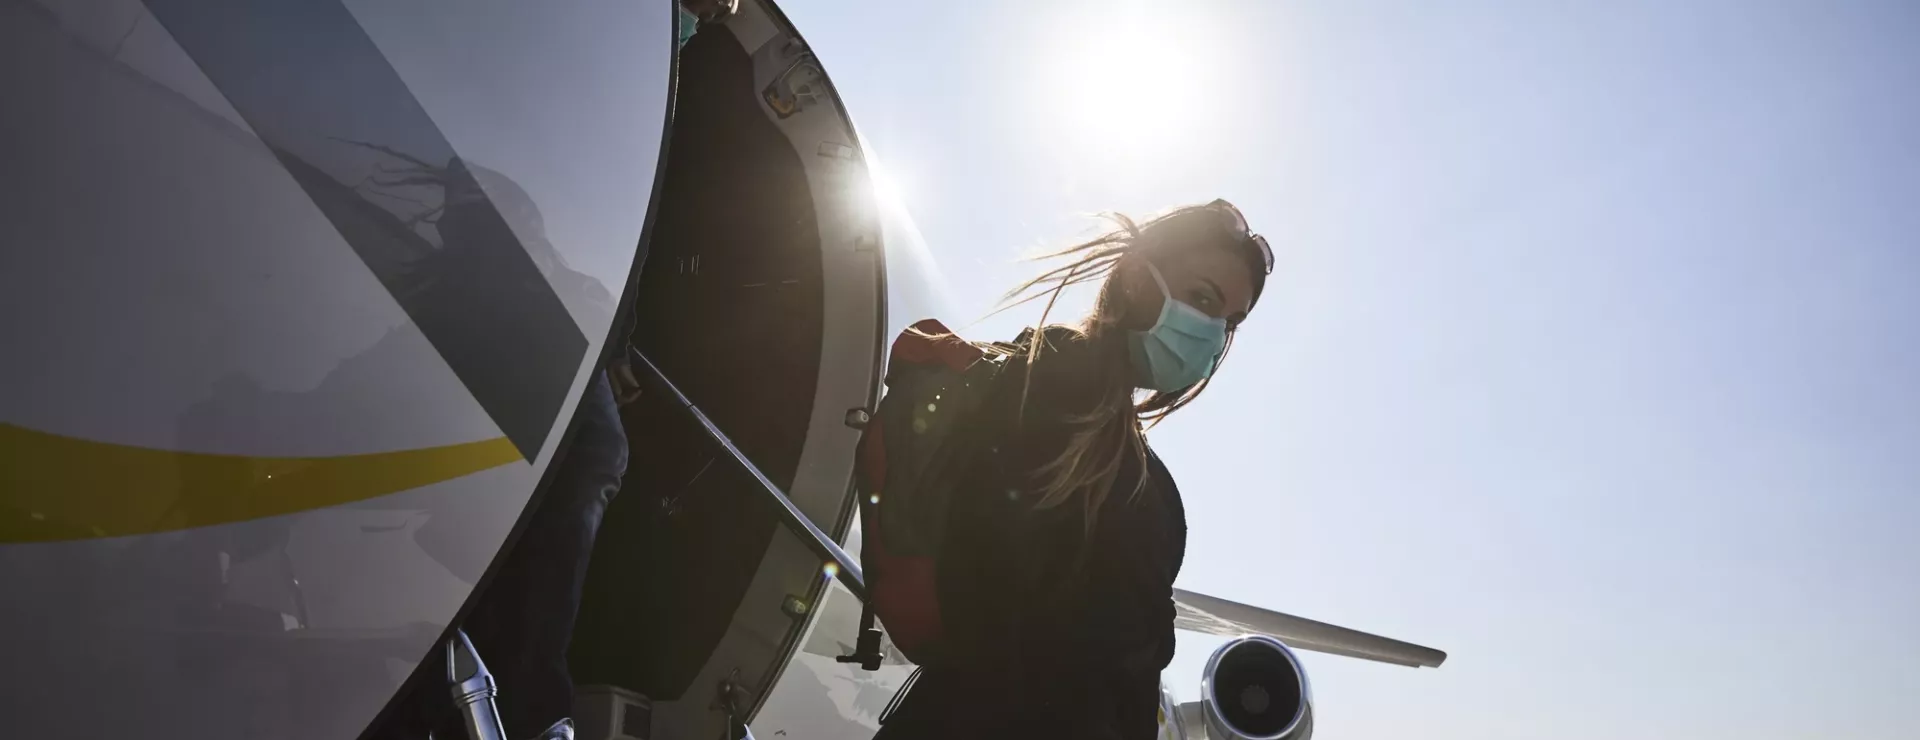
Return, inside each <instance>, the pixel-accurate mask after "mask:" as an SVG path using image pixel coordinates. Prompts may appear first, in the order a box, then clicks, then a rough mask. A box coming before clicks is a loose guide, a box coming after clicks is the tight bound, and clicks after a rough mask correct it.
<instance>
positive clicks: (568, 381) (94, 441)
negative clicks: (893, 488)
mask: <svg viewBox="0 0 1920 740" xmlns="http://www.w3.org/2000/svg"><path fill="white" fill-rule="evenodd" d="M687 15H691V16H694V17H697V18H699V19H700V22H699V23H698V25H697V26H692V25H683V23H684V21H683V20H682V18H683V17H684V16H687ZM687 30H692V31H694V33H693V34H692V35H691V37H686V36H685V35H684V32H685V31H687ZM0 59H4V63H0V70H4V71H0V99H4V100H5V101H6V105H5V107H4V108H3V109H0V162H6V163H7V165H6V167H4V168H0V181H4V182H5V183H6V193H7V197H6V198H4V199H0V223H5V224H7V227H8V231H7V243H6V245H5V248H4V250H0V312H3V313H4V315H5V317H6V319H5V321H4V322H0V327H4V328H0V347H5V348H6V357H7V358H8V359H9V360H10V361H9V362H5V363H0V593H4V594H6V598H4V599H0V716H3V717H4V720H0V722H4V726H5V728H6V729H5V733H4V734H6V735H7V736H9V737H16V736H17V737H34V738H65V737H108V736H140V737H151V738H161V739H167V738H185V737H202V736H206V735H209V734H216V735H222V736H242V737H262V738H288V739H290V740H322V739H325V740H338V739H340V738H351V737H361V736H365V735H366V734H367V733H369V732H370V731H371V728H374V727H377V726H379V723H380V722H381V721H382V720H383V718H384V717H386V716H388V715H389V714H390V713H391V712H392V711H393V706H394V703H395V702H396V701H397V699H396V696H398V695H399V694H400V693H401V690H402V687H403V684H404V683H405V682H406V681H407V679H408V676H410V675H413V674H414V673H415V668H416V667H417V666H419V665H421V664H422V663H423V662H427V661H433V662H435V663H434V664H435V665H437V664H438V663H437V662H438V661H441V660H442V658H443V657H446V656H455V657H456V658H459V657H462V656H464V659H462V660H453V661H450V663H451V664H452V665H451V670H450V671H449V673H450V675H449V677H448V678H449V683H450V688H457V687H459V686H464V685H465V684H463V683H462V681H469V680H478V677H479V676H480V673H479V672H478V671H479V669H478V668H477V666H478V665H481V664H483V661H484V658H485V656H484V655H480V656H477V657H478V658H479V659H480V660H479V661H472V660H471V658H472V657H474V656H472V655H471V652H472V651H471V646H470V644H466V643H465V640H464V636H463V635H462V633H461V632H460V630H458V629H457V625H458V624H459V623H460V619H461V617H462V615H463V614H464V613H465V611H466V608H467V605H468V603H469V602H470V601H471V599H470V596H472V595H473V594H475V593H477V592H478V591H479V590H480V589H481V588H483V587H484V583H485V582H486V581H487V579H488V574H489V572H490V571H491V569H492V568H493V565H494V564H495V563H496V562H497V561H498V560H500V555H501V554H502V553H503V552H506V551H508V550H509V549H510V548H511V547H512V545H513V543H514V541H515V533H516V532H517V531H518V530H519V528H520V527H521V526H522V525H523V524H524V519H525V517H526V513H527V511H528V509H529V508H530V507H529V502H530V501H532V500H534V497H535V496H537V495H538V494H539V492H540V491H541V490H542V489H543V486H544V485H545V484H546V483H545V482H546V480H547V479H548V478H549V473H550V471H551V468H552V465H551V464H552V463H553V461H554V460H556V459H557V458H559V457H560V456H562V455H564V454H565V450H566V447H567V444H568V440H569V437H570V434H571V432H570V429H569V421H570V419H571V417H572V414H571V410H572V409H573V408H574V407H575V406H576V405H577V404H578V403H579V400H580V398H581V395H582V394H583V393H584V391H585V388H586V386H587V383H588V382H589V380H590V379H591V377H592V376H593V374H594V373H596V372H597V371H598V370H599V369H600V368H602V367H604V366H605V365H606V364H607V363H608V361H609V360H612V359H614V358H620V359H621V360H622V361H626V362H630V363H632V365H633V366H634V367H635V368H637V369H638V370H639V371H640V373H639V374H640V375H642V376H644V380H645V382H646V384H647V391H646V392H644V393H643V394H642V395H641V397H640V399H639V400H637V401H635V402H633V403H631V404H628V405H627V406H625V407H623V410H622V414H623V423H624V424H625V425H626V429H627V431H628V435H629V437H630V439H631V441H632V450H631V452H632V462H631V464H630V466H629V471H628V473H627V477H626V479H625V481H624V485H623V488H622V491H623V492H622V493H621V494H620V496H619V497H618V498H616V499H615V501H614V502H613V504H612V505H611V507H610V508H609V510H608V511H607V514H606V518H605V520H604V522H603V524H602V528H601V530H600V535H599V538H598V544H597V547H596V551H595V553H594V556H593V561H592V570H591V572H590V573H589V576H588V585H587V590H586V593H585V596H584V599H583V602H582V605H581V611H580V615H579V619H578V622H577V625H576V629H575V633H574V642H573V647H572V650H571V664H572V671H573V673H574V679H575V683H576V685H577V686H578V691H577V694H578V696H577V700H576V707H575V709H576V711H575V718H574V719H575V721H576V723H577V736H578V737H580V738H583V739H587V740H677V739H679V738H698V739H701V740H705V739H706V738H713V737H718V736H723V735H724V736H729V737H741V736H746V735H749V734H753V735H758V736H760V737H769V738H771V737H784V738H790V739H791V740H810V739H812V738H843V737H853V738H858V737H866V736H870V735H871V734H872V733H873V732H874V730H875V728H876V726H877V724H876V720H877V715H878V714H879V713H880V712H881V711H883V710H884V706H885V703H886V701H887V700H888V699H890V698H891V697H892V696H893V695H894V694H895V692H896V690H897V688H898V687H899V685H900V683H901V682H902V681H904V680H905V678H906V676H907V675H908V674H909V673H910V672H911V671H912V669H913V666H911V665H909V664H908V663H907V662H906V661H905V659H904V658H902V657H901V656H900V655H899V654H898V653H897V651H893V650H891V648H890V647H889V646H886V645H885V644H884V641H882V644H881V645H880V646H879V649H880V650H881V653H880V655H879V658H880V659H879V660H878V661H877V662H878V663H879V665H877V666H875V667H873V668H872V669H871V670H869V669H868V668H867V667H866V666H863V665H861V664H859V663H857V662H843V658H845V657H846V656H848V655H849V654H850V653H862V652H870V651H863V650H861V648H862V647H863V646H862V644H861V643H862V640H861V635H860V634H859V632H858V626H859V625H858V622H859V620H858V613H859V610H860V609H859V599H860V598H861V595H862V594H864V585H863V582H862V580H861V575H860V571H859V563H858V551H859V531H858V525H857V522H856V517H855V515H854V514H855V502H854V500H853V496H852V487H851V474H852V470H853V457H854V447H855V444H856V442H857V440H858V438H859V434H860V430H859V426H860V424H861V423H862V421H863V419H864V418H865V416H864V414H865V413H867V410H869V409H872V408H873V407H874V406H875V404H876V403H877V401H878V399H879V397H880V394H881V392H882V390H883V389H882V387H881V377H882V374H881V370H882V368H883V367H884V363H885V361H886V357H885V352H886V350H887V346H888V340H890V338H891V337H892V336H893V335H894V334H895V333H897V332H898V331H899V330H900V329H901V328H903V327H904V326H906V325H907V323H908V322H909V321H911V320H917V319H918V318H923V317H927V316H933V315H938V314H939V313H941V311H942V310H943V305H942V298H941V295H942V293H941V287H940V284H939V282H938V276H937V271H936V270H935V268H934V267H933V266H932V263H931V262H930V261H929V259H928V257H927V255H928V252H927V248H926V246H925V244H924V241H923V240H922V239H921V237H920V235H919V233H918V232H917V230H915V228H914V226H913V223H912V220H911V218H910V217H909V216H908V214H907V213H906V211H905V209H904V208H903V207H902V206H901V205H900V204H899V203H897V202H892V201H890V200H889V199H888V198H887V197H885V193H884V192H880V191H877V190H876V188H875V186H874V178H875V177H876V170H877V163H878V160H877V157H876V155H875V153H874V152H873V151H872V149H871V148H870V147H869V146H867V145H866V144H865V143H864V142H863V141H862V139H861V137H860V136H859V132H858V130H857V129H856V128H855V126H854V124H853V121H852V119H851V117H850V115H849V113H848V110H847V107H846V105H845V104H844V101H842V100H841V97H840V95H839V93H838V92H837V91H836V89H835V88H834V86H833V84H832V82H831V81H830V79H829V78H828V76H827V74H826V72H825V71H824V68H823V66H822V64H821V62H820V60H819V58H818V57H817V56H816V55H815V53H814V51H813V50H812V48H811V47H809V46H808V45H807V43H806V42H805V40H804V39H803V38H802V37H801V36H800V34H799V33H798V31H797V30H796V29H795V28H794V26H793V24H792V23H791V22H790V21H789V19H788V18H787V17H786V16H785V15H784V14H783V13H782V12H781V11H780V9H779V8H778V7H776V6H775V4H774V3H773V2H771V1H770V0H707V1H705V2H694V1H693V0H688V1H687V2H684V3H680V4H676V3H668V2H645V1H643V0H635V1H633V2H621V3H587V2H584V1H582V0H556V1H555V2H549V3H520V2H511V1H509V0H421V1H420V2H413V3H386V2H378V1H377V0H253V1H251V2H247V3H210V2H193V1H191V0H14V1H13V2H7V3H0ZM456 214H458V216H459V217H457V218H456ZM623 327H624V328H625V329H627V331H626V334H625V335H624V336H616V335H615V332H616V331H621V330H622V328H623ZM1171 596H1172V598H1173V599H1174V600H1175V601H1176V603H1177V605H1178V608H1179V613H1180V617H1179V621H1178V623H1177V626H1178V627H1180V628H1181V629H1185V630H1188V631H1195V632H1201V633H1205V634H1211V635H1220V636H1227V637H1231V638H1233V639H1232V640H1231V641H1230V642H1228V643H1227V644H1226V645H1225V646H1223V647H1222V648H1220V649H1219V651H1217V652H1216V653H1215V654H1214V655H1213V656H1212V657H1211V658H1210V660H1209V662H1208V664H1207V668H1206V670H1205V671H1204V673H1203V675H1202V676H1200V677H1198V678H1199V679H1200V682H1201V691H1200V696H1201V698H1200V700H1199V701H1197V702H1191V703H1188V704H1181V705H1176V704H1174V702H1173V701H1172V698H1171V697H1172V694H1171V692H1170V691H1164V690H1163V692H1162V712H1161V714H1162V737H1165V738H1188V739H1197V738H1203V737H1204V738H1213V739H1214V740H1222V739H1224V738H1287V739H1288V740H1295V739H1298V740H1305V739H1306V738H1307V737H1309V736H1310V734H1311V732H1312V726H1313V717H1312V710H1311V692H1310V690H1309V685H1308V681H1307V678H1306V674H1305V672H1304V670H1303V669H1302V667H1301V664H1300V662H1299V660H1298V658H1297V656H1295V654H1294V652H1293V651H1294V650H1311V651H1319V652H1325V653H1330V654H1335V655H1343V656H1348V657H1354V658H1359V659H1366V660H1375V661H1382V662H1387V663H1394V664H1399V665H1406V666H1429V667H1431V666H1438V665H1440V664H1441V662H1442V661H1444V659H1445V654H1444V653H1441V652H1440V651H1437V650H1433V649H1430V648H1424V647H1420V646H1416V645H1412V644H1409V643H1404V642H1400V641H1396V640H1389V639H1387V638H1383V637H1377V636H1374V635H1369V634H1365V633H1361V632H1358V631H1354V630H1349V629H1345V628H1341V627H1336V626H1333V625H1328V624H1324V623H1319V622H1314V621H1311V620H1306V619H1302V618H1298V617H1293V616H1289V615H1286V614H1282V613H1279V612H1274V611H1270V610H1266V609H1260V608H1256V607H1252V606H1248V605H1244V604H1239V603H1235V602H1231V601H1227V600H1223V599H1217V598H1213V597H1209V596H1205V595H1202V594H1197V593H1190V592H1186V591H1176V592H1175V593H1174V594H1172V595H1171ZM882 626H884V625H882ZM865 647H872V646H865ZM872 657H873V656H872V655H871V654H869V655H868V656H866V658H867V659H868V660H869V661H871V658H872ZM868 665H872V662H869V663H868ZM497 688H498V690H499V691H501V692H511V691H513V690H514V687H513V686H499V687H497ZM472 696H475V697H480V693H478V692H476V693H473V694H472ZM474 701H475V702H483V701H484V697H481V698H477V699H475V700H474ZM473 706H476V707H478V706H480V704H479V703H476V704H474V705H473ZM476 711H477V710H476ZM442 740H444V739H442Z"/></svg>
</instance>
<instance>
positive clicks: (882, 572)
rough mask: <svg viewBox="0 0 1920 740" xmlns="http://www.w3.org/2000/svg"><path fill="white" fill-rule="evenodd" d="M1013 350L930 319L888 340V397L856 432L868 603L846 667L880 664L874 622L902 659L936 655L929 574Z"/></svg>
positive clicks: (936, 622)
mask: <svg viewBox="0 0 1920 740" xmlns="http://www.w3.org/2000/svg"><path fill="white" fill-rule="evenodd" d="M1014 350H1015V348H1014V346H1013V345H1006V344H987V345H980V344H975V343H973V342H968V341H966V340H964V339H961V338H960V337H958V336H956V335H954V334H953V333H951V332H950V331H948V330H947V328H946V327H945V326H943V325H942V324H940V322H938V321H934V320H931V319H929V320H926V321H921V322H920V323H917V324H914V325H913V326H912V327H910V328H908V329H907V330H906V331H903V332H901V333H900V335H899V337H897V338H895V339H894V342H893V352H892V355H891V358H890V359H889V361H888V363H887V374H886V394H885V395H884V396H882V398H881V399H880V405H879V408H878V409H876V410H875V412H874V414H873V415H872V417H871V418H870V419H869V420H868V422H867V425H866V428H865V429H863V430H862V431H861V437H860V443H859V448H858V453H857V455H856V458H855V470H854V488H855V491H856V493H857V495H858V496H859V499H858V501H859V506H860V526H861V531H862V533H863V536H862V542H863V544H862V545H861V553H860V561H861V569H862V571H863V572H864V573H865V576H866V584H867V593H868V600H867V604H866V606H865V608H864V609H862V612H861V625H860V627H861V632H860V635H861V637H860V641H861V643H862V644H861V645H860V646H859V647H858V648H857V649H856V654H855V655H852V656H845V657H843V658H842V659H841V660H842V661H843V662H849V663H852V662H858V663H861V664H862V666H863V667H866V668H867V669H868V670H873V669H875V668H877V667H878V665H879V655H878V653H879V644H878V643H879V631H878V630H875V629H874V628H873V620H874V618H875V617H876V616H877V617H878V618H879V620H880V621H881V622H883V623H885V624H886V627H887V634H888V636H889V637H891V638H892V641H893V645H894V647H896V648H898V649H899V650H900V652H901V654H903V655H905V656H906V657H907V659H908V660H911V661H913V662H914V663H918V664H922V665H925V664H926V663H927V662H928V661H929V660H932V659H934V656H935V655H936V654H937V653H938V651H939V647H938V646H939V643H940V640H941V636H942V632H943V628H942V625H941V621H940V600H939V596H938V590H937V589H936V587H935V575H936V572H937V568H936V565H937V563H938V560H939V556H940V550H941V546H942V544H943V543H944V541H945V537H946V522H947V510H948V504H949V503H950V501H951V500H952V498H953V496H954V494H955V489H956V488H957V487H958V486H959V485H960V484H962V483H963V482H964V480H965V475H964V472H965V468H966V466H968V465H969V464H970V463H971V462H973V459H974V455H973V452H974V451H975V450H977V449H978V447H979V442H980V441H981V438H982V437H983V436H984V435H985V434H986V433H988V428H989V427H990V426H991V424H990V423H986V420H985V418H984V417H983V415H982V414H981V413H980V412H981V410H982V406H983V404H985V402H986V401H987V399H988V398H989V397H990V396H991V395H992V392H993V389H994V387H995V381H997V380H998V378H999V377H1000V374H1001V371H1002V370H1004V369H1005V367H1006V358H1007V357H1008V356H1009V355H1011V354H1013V352H1014ZM869 648H871V649H869Z"/></svg>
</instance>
